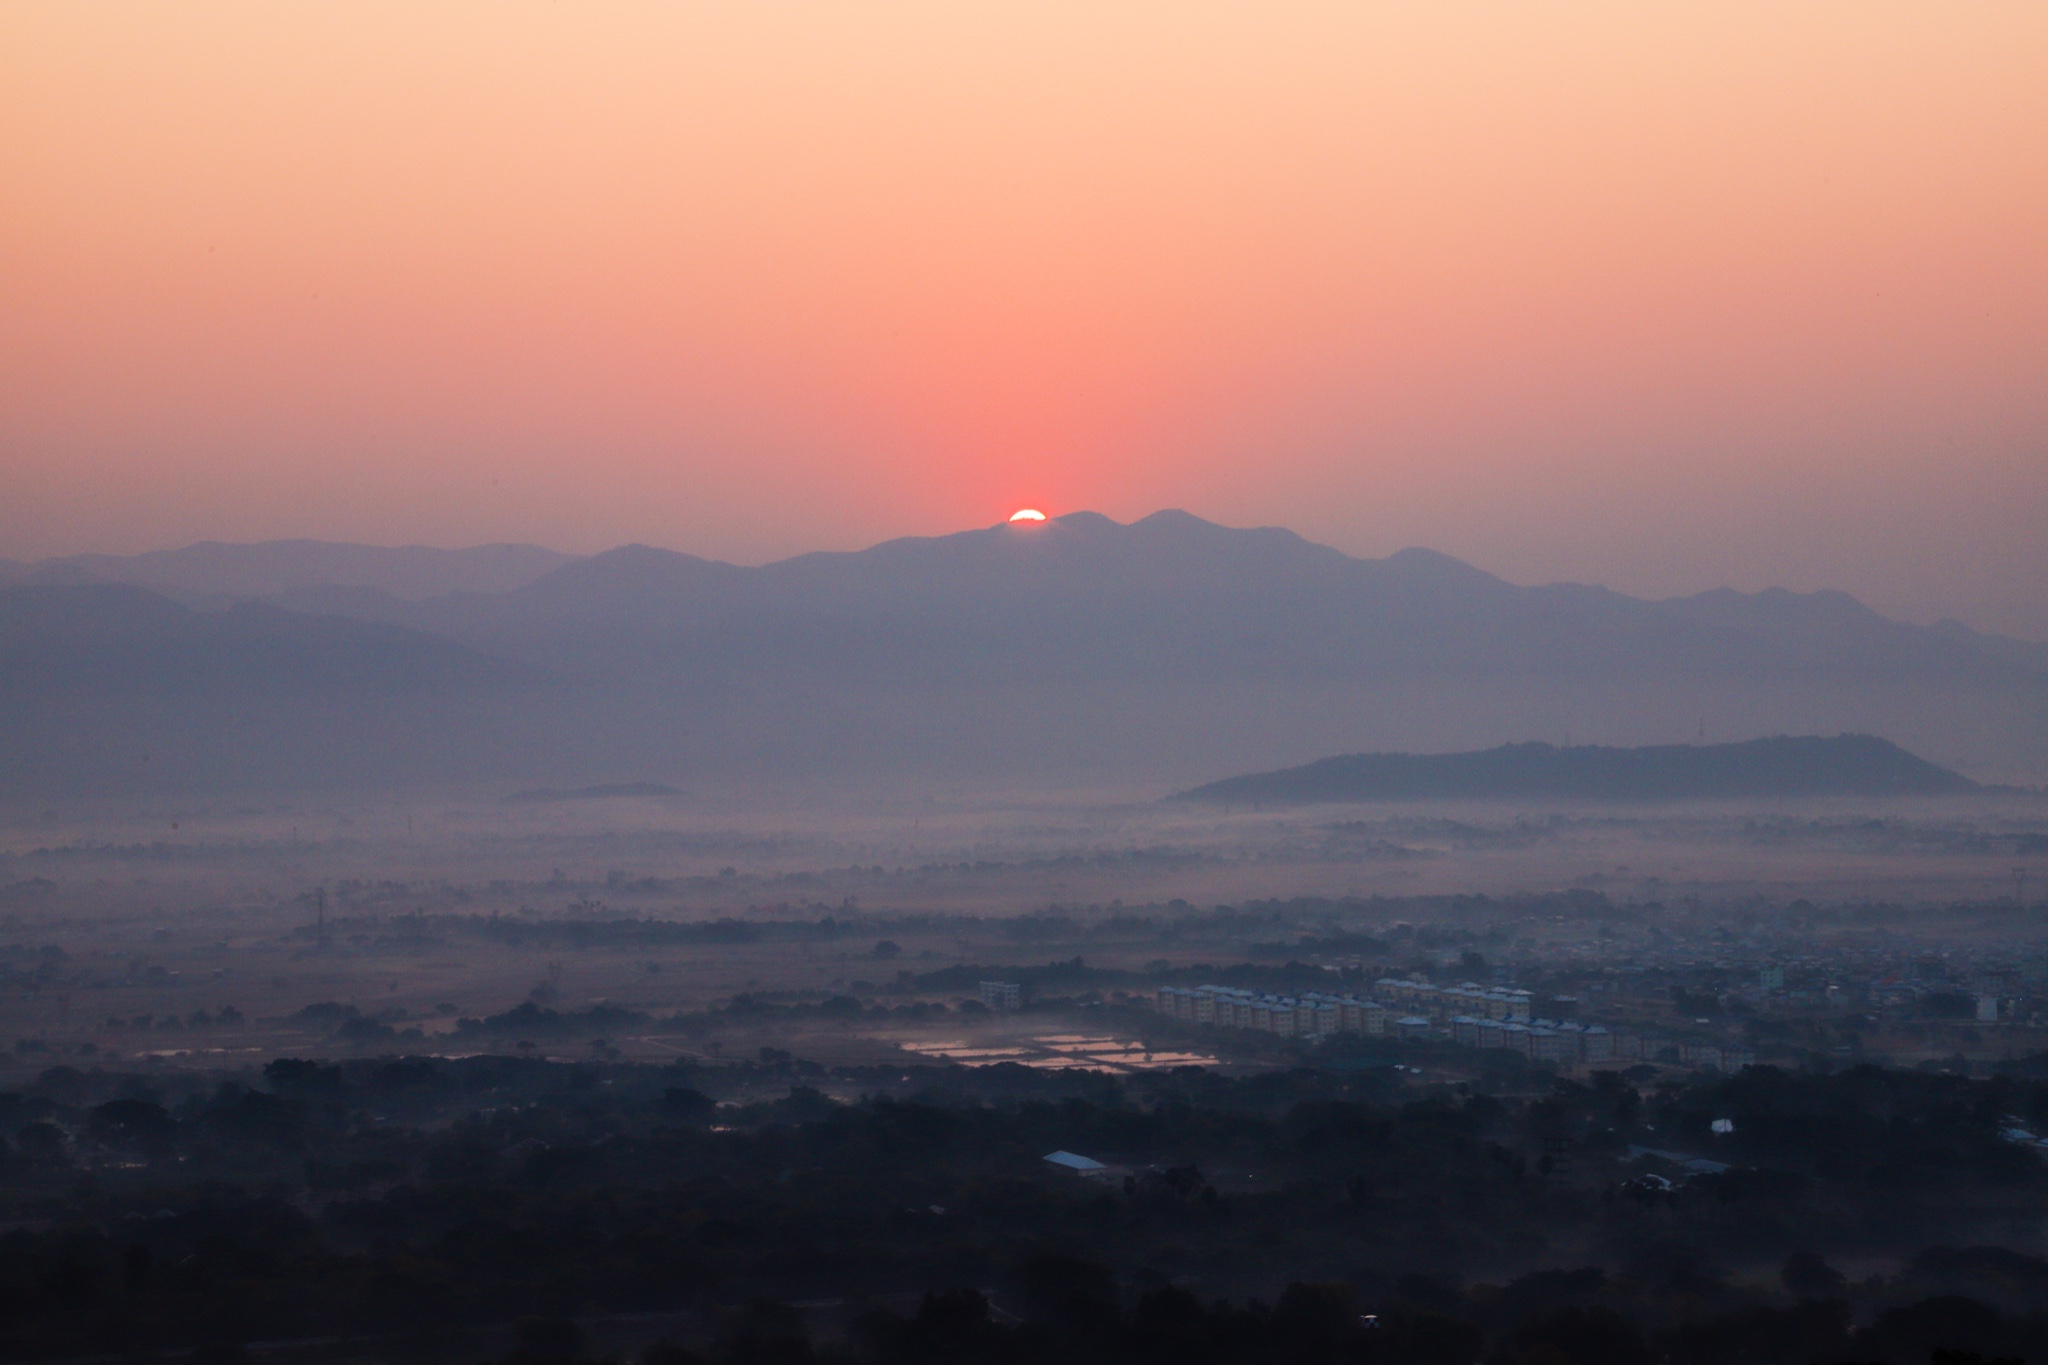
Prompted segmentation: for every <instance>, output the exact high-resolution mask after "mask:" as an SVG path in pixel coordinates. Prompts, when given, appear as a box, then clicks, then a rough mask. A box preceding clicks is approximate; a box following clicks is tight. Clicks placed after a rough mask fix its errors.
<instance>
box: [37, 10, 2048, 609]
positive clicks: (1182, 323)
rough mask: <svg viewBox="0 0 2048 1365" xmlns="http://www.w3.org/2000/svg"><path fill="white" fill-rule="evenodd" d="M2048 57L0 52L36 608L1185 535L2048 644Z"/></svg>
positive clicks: (428, 25) (1006, 31)
mask: <svg viewBox="0 0 2048 1365" xmlns="http://www.w3.org/2000/svg"><path fill="white" fill-rule="evenodd" d="M2044 71H2048V6H2043V5H2040V4H2038V3H2028V4H1975V5H1969V6H1955V5H1931V4H1930V5H1912V6H1901V5H1890V4H1882V3H1856V4H1839V5H1834V4H1819V3H1816V4H1806V5H1798V6H1786V5H1782V4H1739V3H1738V4H1715V5H1712V6H1692V7H1679V6H1643V5H1640V4H1614V5H1594V4H1570V3H1552V4H1544V5H1522V4H1513V5H1510V4H1500V5H1424V4H1387V5H1361V4H1356V3H1343V4H1328V5H1307V4H1302V5H1281V4H1271V3H1243V4H1230V5H1221V4H1200V3H1186V2H1185V0H1183V2H1182V3H1171V4H1156V5H1150V4H1135V3H1133V4H1108V5H1105V4H1101V3H1099V2H1096V3H1075V4H1061V3H1052V2H1050V0H1033V2H1032V3H1018V4H973V3H966V4H963V3H960V2H959V0H947V2H945V3H939V2H936V0H935V2H934V3H930V4H896V3H887V0H869V2H868V3H863V4H858V5H848V4H843V3H830V4H815V5H800V4H775V3H731V4H708V3H707V4H701V5H674V4H648V5H601V4H588V5H586V4H575V5H569V4H562V5H517V4H490V5H475V6H466V5H457V4H436V5H418V4H412V3H404V4H391V5H376V4H368V3H351V4H345V5H344V4H303V5H296V4H295V5H288V6H280V5H275V4H268V3H264V4H248V5H222V4H208V3H185V4H178V5H167V4H162V5H152V6H121V5H79V4H70V3H64V4H51V5H40V4H33V3H25V2H24V0H16V2H15V3H12V4H9V5H7V6H6V7H4V8H0V481H4V492H0V556H7V557H13V558H33V557H38V556H43V555H49V554H59V553H67V552H72V551H79V550H107V551H132V550H141V549H151V548H162V547H168V546H173V545H178V544H182V543H186V542H189V541H191V540H195V539H200V538H218V539H236V540H247V539H262V538H271V537H280V536H316V537H322V538H329V539H353V540H366V541H374V542H384V543H398V542H407V541H417V542H424V543H430V544H443V545H459V544H471V543H477V542H481V541H490V540H532V541H538V542H541V543H544V544H549V545H554V546H558V547H560V548H564V549H572V550H594V549H599V548H604V547H607V546H610V545H614V544H617V543H620V542H623V541H629V540H639V541H646V542H650V543H654V544H660V545H667V546H672V547H675V548H678V549H685V550H690V551H694V552H697V553H701V554H709V555H715V556H719V557H723V558H730V559H735V560H739V561H743V562H759V561H761V560H765V559H769V558H774V557H777V556H780V555H784V554H789V553H794V552H797V551H802V550H808V549H817V548H850V547H856V546H860V545H864V544H868V543H871V542H873V541H875V540H879V539H882V538H885V537H888V536H893V535H901V534H916V533H935V532H943V531H949V530H954V529H958V528H961V527H965V526H972V525H983V524H988V523H991V522H994V521H998V520H1000V519H1002V518H1003V517H1005V516H1007V515H1008V514H1009V513H1010V512H1011V511H1012V510H1014V509H1015V508H1016V507H1019V506H1024V505H1031V506H1039V507H1043V508H1045V509H1046V510H1048V511H1052V512H1061V511H1068V510H1073V509H1076V508H1083V507H1086V508H1093V509H1095V510H1098V511H1102V512H1106V513H1109V514H1110V515H1112V516H1116V517H1118V518H1120V519H1126V520H1127V519H1130V518H1133V517H1136V516H1140V515H1143V514H1144V513H1146V512H1149V511H1152V510H1155V509H1157V508H1160V507H1169V506H1170V507H1184V508H1186V509H1188V510H1189V511H1192V512H1195V513H1197V514H1199V515H1202V516H1206V517H1209V518H1212V519H1214V520H1217V521H1222V522H1226V523H1231V524H1239V525H1244V524H1275V523H1277V524H1281V525H1287V526H1291V527H1293V528H1295V529H1297V530H1299V531H1301V532H1302V533H1304V534H1306V535H1309V536H1311V537H1313V538H1315V539H1318V540H1323V541H1326V542H1328V543H1331V544H1334V545H1337V546H1340V547H1342V548H1344V549H1346V550H1349V551H1352V552H1354V553H1360V554H1384V553H1388V552H1390V551H1393V550H1395V549H1399V548H1401V547H1402V546H1405V545H1411V544H1421V545H1429V546H1432V547H1435V548H1438V549H1441V550H1445V551H1448V552H1450V553H1453V554H1457V555H1460V556H1462V557H1464V558H1467V559H1470V560H1471V561H1473V562H1474V563H1477V564H1479V565H1481V566H1482V567H1485V568H1488V569H1491V570H1493V571H1495V572H1498V573H1501V574H1503V575H1505V576H1507V577H1509V578H1512V579H1515V580H1517V581H1541V580H1550V579H1557V578H1573V579H1581V580H1592V581H1600V582H1606V583H1609V584H1612V585H1613V586H1615V587H1618V588H1621V589H1624V590H1627V591H1633V592H1641V593H1650V594H1669V593H1677V592H1686V591H1694V590H1698V589H1702V588H1706V587H1710V586H1715V585H1719V584H1723V583H1727V584H1733V585H1736V586H1739V587H1746V588H1755V587H1762V586H1766V585H1769V584H1783V585H1786V586H1792V587H1799V588H1812V587H1822V586H1831V587H1842V588H1846V589H1849V590H1850V591H1853V592H1856V593H1857V594H1859V595H1861V596H1863V597H1864V598H1866V600H1869V601H1871V602H1872V603H1873V604H1875V605H1878V606H1880V607H1883V608H1885V609H1887V610H1891V611H1894V612H1896V613H1899V614H1902V615H1905V616H1909V617H1912V618H1915V619H1932V618H1933V617H1936V616H1940V615H1957V616H1960V617H1962V618H1963V619H1965V620H1967V621H1970V622H1971V623H1972V624H1976V625H1980V626H1984V627H1988V628H1994V629H2002V630H2006V631H2011V632H2015V633H2020V634H2026V635H2031V636H2035V637H2039V638H2048V79H2044V77H2043V74H2042V73H2043V72H2044Z"/></svg>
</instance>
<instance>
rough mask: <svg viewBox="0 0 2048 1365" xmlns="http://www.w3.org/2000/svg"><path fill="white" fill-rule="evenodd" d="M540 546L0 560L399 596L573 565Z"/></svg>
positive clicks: (6, 577)
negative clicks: (362, 590) (346, 589)
mask: <svg viewBox="0 0 2048 1365" xmlns="http://www.w3.org/2000/svg"><path fill="white" fill-rule="evenodd" d="M574 558H575V557H574V556H573V555H565V554H561V553H559V552H557V551H554V550H547V549H543V548H541V547H540V546H538V545H479V546H475V547H473V548H471V549H466V550H438V549H434V548H432V547H430V546H425V545H402V546H396V547H390V548H387V547H384V546H379V545H349V544H338V543H334V542H330V541H319V540H269V541H263V542H260V543H257V544H253V545H229V544H223V543H221V542H219V541H201V542H200V543H199V544H196V545H188V546H186V547H185V548H183V549H181V550H161V551H155V552H152V553H149V554H139V555H96V554H88V555H67V556H64V557H62V558H58V559H46V560H42V561H40V562H39V563H35V564H8V565H0V582H10V581H11V582H30V583H48V584H53V585H61V584H81V583H127V584H131V585H134V586H136V587H144V588H149V589H152V590H153V591H156V592H161V593H164V594H166V595H168V596H174V597H177V596H192V597H198V598H223V599H227V598H275V597H277V596H279V595H280V594H286V593H294V592H301V591H304V590H308V589H320V588H356V589H370V590H373V591H375V592H380V593H389V594H390V595H392V596H394V597H398V598H421V597H439V596H441V595H443V594H445V593H453V592H482V593H496V592H506V591H509V590H511V589H513V588H517V587H519V586H521V585H522V584H526V583H530V582H532V581H533V580H534V579H536V578H539V577H540V576H541V575H543V574H545V573H548V572H549V571H551V570H553V569H558V568H560V567H561V566H562V565H564V564H568V563H571V562H573V560H574Z"/></svg>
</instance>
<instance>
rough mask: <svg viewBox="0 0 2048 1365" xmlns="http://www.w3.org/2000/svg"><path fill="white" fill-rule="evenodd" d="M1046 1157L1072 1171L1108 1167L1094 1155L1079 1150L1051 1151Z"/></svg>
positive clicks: (1095, 1169) (1096, 1169)
mask: <svg viewBox="0 0 2048 1365" xmlns="http://www.w3.org/2000/svg"><path fill="white" fill-rule="evenodd" d="M1045 1159H1046V1160H1047V1161H1050V1162H1051V1163H1052V1164H1053V1165H1055V1166H1064V1167H1066V1168H1067V1169H1068V1170H1070V1171H1100V1170H1106V1169H1107V1167H1105V1166H1104V1165H1103V1164H1102V1163H1101V1162H1099V1161H1096V1160H1095V1159H1093V1158H1092V1157H1085V1156H1082V1155H1081V1154H1080V1153H1078V1152H1050V1153H1048V1154H1047V1155H1046V1158H1045Z"/></svg>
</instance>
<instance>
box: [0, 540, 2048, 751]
mask: <svg viewBox="0 0 2048 1365" xmlns="http://www.w3.org/2000/svg"><path fill="white" fill-rule="evenodd" d="M10 577H11V584H10V586H7V587H4V588H0V699H4V701H5V703H6V706H5V711H4V714H0V776H4V777H11V779H12V780H14V781H17V782H26V783H29V784H31V785H32V786H33V785H41V786H54V787H56V788H66V787H85V788H88V789H94V790H97V789H101V788H102V787H104V786H105V785H107V784H109V783H111V784H113V785H114V786H119V785H121V783H122V781H123V780H126V779H123V778H121V777H120V776H119V773H120V772H122V771H125V772H127V773H128V776H129V778H132V779H133V780H135V781H138V782H143V781H145V779H146V782H145V785H148V784H159V785H160V784H170V785H177V784H179V783H184V784H187V785H190V786H195V787H208V788H212V787H222V786H227V787H233V786H238V785H244V784H256V785H276V784H279V783H287V784H288V783H290V782H296V781H317V780H328V779H332V780H347V781H352V782H360V783H369V784H378V783H387V782H437V781H461V782H474V781H485V782H499V781H521V782H532V781H536V780H545V781H547V782H549V783H550V784H553V785H565V786H576V785H590V784H594V783H605V782H618V781H642V780H654V779H659V780H661V781H664V782H672V783H676V784H678V785H682V786H686V787H687V786H689V785H690V784H691V783H692V782H697V783H703V782H713V781H722V780H726V779H728V778H731V777H733V776H735V775H744V774H762V775H774V774H798V773H803V774H816V775H825V776H832V775H842V776H847V777H860V778H869V777H873V778H876V779H878V780H879V779H881V778H884V777H887V778H890V779H892V780H893V779H896V778H901V779H903V780H906V781H910V782H912V783H920V782H944V781H971V780H974V779H977V778H980V777H987V778H990V779H1003V780H1013V779H1014V780H1029V781H1033V782H1044V783H1049V784H1054V785H1070V784H1075V783H1083V784H1092V785H1101V784H1107V785H1110V786H1119V787H1125V786H1127V787H1131V788H1134V789H1135V788H1142V787H1144V786H1146V785H1147V784H1164V785H1166V786H1169V787H1171V786H1186V785H1191V784H1192V783H1193V782H1196V781H1199V780H1202V779H1205V778H1210V777H1214V776H1215V775H1216V774H1217V773H1218V772H1228V771H1233V770H1236V771H1244V770H1246V769H1252V768H1263V767H1271V766H1273V765H1274V764H1275V763H1276V762H1277V763H1287V762H1293V761H1300V760H1305V759H1309V758H1312V757H1314V756H1316V755H1317V754H1327V753H1330V752H1332V751H1346V750H1350V751H1355V750H1358V749H1360V748H1381V747H1383V748H1389V749H1403V750H1430V749H1456V748H1472V747H1479V746H1484V745H1488V744H1498V743H1502V742H1507V741H1515V740H1529V739H1536V738H1542V739H1556V740H1566V741H1568V740H1573V739H1576V740H1581V741H1599V742H1603V743H1610V744H1614V743H1620V744H1639V743H1649V742H1669V741H1674V740H1695V739H1697V738H1700V737H1701V732H1702V731H1706V730H1709V729H1711V730H1712V731H1713V732H1714V733H1715V735H1716V736H1717V737H1727V736H1729V735H1731V733H1732V734H1733V735H1736V736H1739V737H1745V738H1746V737H1748V736H1752V735H1758V734H1775V733H1789V732H1808V733H1817V732H1823V731H1868V732H1874V733H1881V734H1885V735H1887V736H1891V737H1893V738H1897V739H1900V740H1901V741H1902V742H1908V743H1910V744H1911V746H1912V747H1914V748H1915V749H1917V750H1919V751H1920V752H1924V753H1927V754H1929V755H1931V756H1933V757H1935V758H1937V759H1938V760H1939V761H1941V762H1943V763H1947V764H1949V765H1951V766H1955V767H1958V768H1960V769H1962V770H1964V771H1966V772H1970V773H1972V774H1973V775H1976V776H1980V777H1985V778H1988V779H1994V780H2005V781H2012V780H2019V781H2028V780H2034V781H2038V780H2039V777H2038V776H2037V774H2039V773H2041V772H2042V770H2043V769H2044V768H2048V723H2044V718H2048V705H2044V702H2048V645H2042V644H2037V643H2032V642H2026V641H2018V640H2012V639H2007V638H2003V637H1998V636H1992V635H1985V634H1981V633H1978V632H1975V631H1971V630H1969V629H1967V628H1965V627H1963V626H1960V625H1956V624H1954V623H1943V624H1941V625H1936V626H1931V627H1923V626H1917V625H1911V624H1906V623H1902V622H1898V621H1893V620H1889V619H1887V618H1885V617H1884V616H1882V615H1880V614H1879V613H1877V612H1874V611H1872V610H1870V609H1869V608H1867V607H1865V606H1863V605H1862V604H1861V603H1859V602H1857V601H1856V600H1855V599H1853V598H1851V597H1849V596H1847V595H1845V594H1842V593H1830V592H1823V593H1807V594H1801V593H1792V592H1785V591H1775V590H1774V591H1766V592H1762V593H1738V592H1733V591H1728V590H1720V591H1716V592H1709V593H1704V594H1700V595H1697V596H1692V597H1684V598H1677V599H1671V600H1666V601H1646V600H1643V599H1639V598H1633V597H1629V596H1626V595H1624V594H1621V593H1617V592H1613V591H1610V590H1608V589H1605V588H1599V587H1587V586H1580V585H1569V584H1559V585H1550V586H1542V587H1519V586H1515V585H1512V584H1509V583H1506V582H1503V581H1502V580H1500V579H1498V578H1495V577H1493V576H1491V575H1489V574H1486V573H1484V572H1482V571H1480V570H1478V569H1476V568H1473V567H1472V566H1470V565H1468V564H1465V563H1462V562H1460V561H1458V560H1456V559H1452V558H1450V557H1448V556H1445V555H1441V554H1436V553H1433V552H1430V551H1426V550H1406V551H1402V552H1401V553H1398V554H1395V555H1392V556H1390V557H1388V558H1385V559H1377V560H1374V559H1359V558H1354V557H1351V556H1347V555H1344V554H1342V553H1340V552H1339V551H1336V550H1334V549H1331V548H1329V547H1327V546H1321V545H1316V544H1313V543H1311V542H1309V541H1306V540H1304V539H1302V538H1301V537H1299V536H1296V535H1294V534H1293V533H1291V532H1288V531H1284V530H1278V529H1271V528H1266V529H1255V530H1240V529H1233V528H1227V527H1223V526H1218V525H1215V524H1213V523H1210V522H1206V521H1203V520H1200V519H1198V518H1196V517H1193V516H1189V515H1187V514H1186V513H1182V512H1160V513H1157V514H1154V515H1153V516H1149V517H1146V518H1144V519H1143V520H1141V521H1138V522H1135V523H1131V524H1128V525H1123V524H1119V523H1117V522H1114V521H1112V520H1110V519H1109V518H1107V517H1103V516H1099V515H1096V514H1093V513H1085V512H1084V513H1075V514H1071V515H1068V516H1064V517H1060V518H1056V519H1054V520H1052V521H1050V522H1046V523H1042V524H1028V525H1004V526H998V527H991V528H986V529H981V530H973V531H966V532H962V533H959V534H956V535H950V536H940V537H930V538H911V539H904V540H896V541H890V542H886V543H884V544H881V545H877V546H874V547H872V548H870V549H867V550H863V551H858V552H851V553H820V554H809V555H801V556H798V557H796V558H793V559H788V560H783V561H780V562H778V563H774V564H769V565H765V566H762V567H759V568H746V567H740V566H736V565H732V564H726V563H721V562H717V561H713V560H707V559H701V558H698V557H695V556H692V555H687V554H681V553H677V552H674V551H668V550H659V549H652V548H649V547H646V546H627V547H623V548H621V549H617V550H613V551H610V552H607V553H604V554H598V555H592V556H589V557H585V558H573V557H570V556H565V555H556V554H554V553H553V552H551V551H546V550H542V549H539V548H538V547H533V546H488V547H483V548H481V549H477V550H467V551H428V550H421V549H419V548H417V547H413V548H407V549H399V550H379V549H376V548H374V547H363V546H334V545H321V544H316V543H312V542H274V543H271V544H268V545H261V546H219V545H208V546H194V547H191V548H190V549H189V550H184V551H175V552H169V553H166V554H161V555H153V556H138V557H135V558H133V559H126V560H123V559H118V558H113V557H75V558H73V559H70V560H63V561H50V562H45V563H43V564H40V565H32V566H15V568H14V570H13V571H12V573H11V575H10ZM237 698H240V699H241V701H240V702H239V703H237V702H235V701H234V699H237ZM252 698H256V699H261V704H260V705H253V704H250V699H252ZM423 737H424V738H423ZM137 751H146V752H150V753H152V754H155V755H157V756H158V757H157V758H156V759H155V760H153V761H154V762H156V764H157V766H155V767H153V768H150V769H148V770H147V772H146V773H144V772H143V771H142V770H141V769H140V767H139V765H138V764H136V763H133V762H129V761H128V760H127V759H124V758H122V757H121V755H124V754H131V753H132V752H137ZM170 752H177V753H179V754H181V755H184V757H183V758H182V759H181V760H180V761H179V762H177V763H171V764H166V763H164V762H163V761H162V755H164V754H166V753H170Z"/></svg>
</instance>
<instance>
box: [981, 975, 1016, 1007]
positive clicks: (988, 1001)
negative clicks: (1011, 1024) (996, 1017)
mask: <svg viewBox="0 0 2048 1365" xmlns="http://www.w3.org/2000/svg"><path fill="white" fill-rule="evenodd" d="M981 1003H982V1004H984V1005H986V1006H988V1007H989V1008H990V1009H992V1010H995V1011H996V1012H998V1013H1003V1012H1006V1011H1009V1010H1014V1009H1021V1008H1023V1005H1024V987H1023V986H1022V985H1020V984H1018V983H1017V982H1015V981H984V982H982V983H981Z"/></svg>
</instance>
